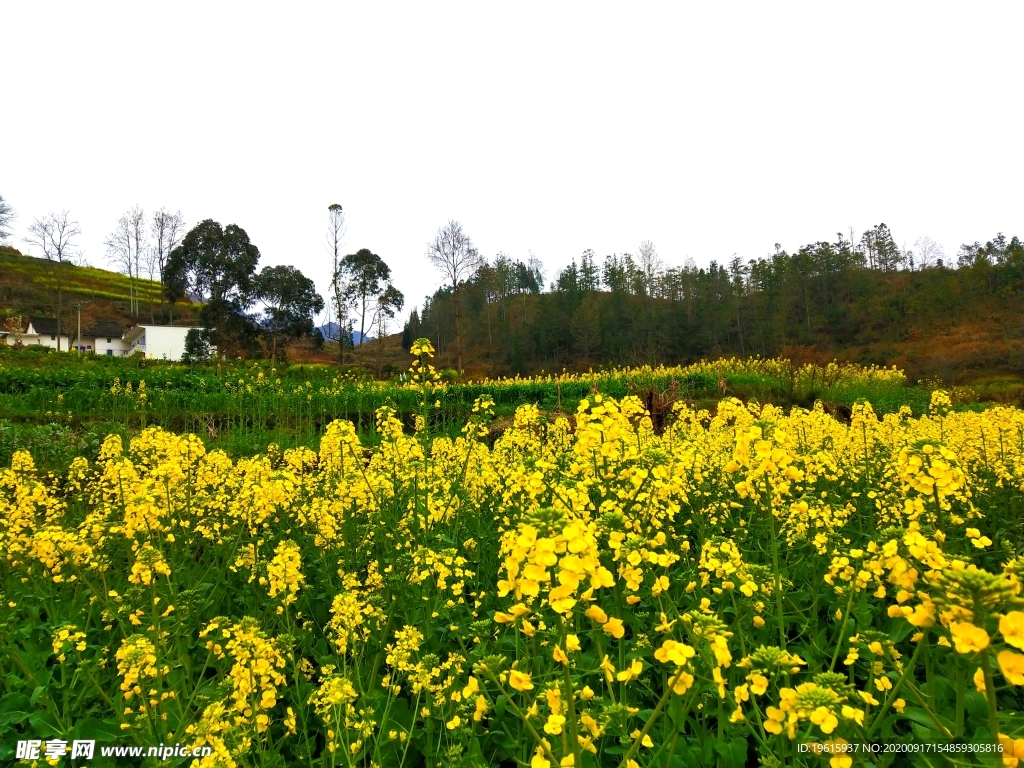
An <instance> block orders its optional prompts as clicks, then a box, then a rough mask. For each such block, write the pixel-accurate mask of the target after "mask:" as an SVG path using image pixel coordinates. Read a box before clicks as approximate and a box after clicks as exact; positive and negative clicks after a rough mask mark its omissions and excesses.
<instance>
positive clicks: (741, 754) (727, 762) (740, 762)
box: [715, 736, 747, 768]
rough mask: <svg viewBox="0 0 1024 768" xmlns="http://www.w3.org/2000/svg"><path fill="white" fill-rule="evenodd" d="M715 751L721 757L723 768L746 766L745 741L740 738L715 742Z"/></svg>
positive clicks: (741, 767)
mask: <svg viewBox="0 0 1024 768" xmlns="http://www.w3.org/2000/svg"><path fill="white" fill-rule="evenodd" d="M715 751H716V752H717V753H718V754H719V755H721V757H722V766H723V768H743V766H745V765H746V764H747V740H746V739H744V738H743V737H742V736H737V737H736V738H734V739H732V740H730V741H726V742H722V741H715Z"/></svg>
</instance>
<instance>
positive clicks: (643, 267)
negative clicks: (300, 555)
mask: <svg viewBox="0 0 1024 768" xmlns="http://www.w3.org/2000/svg"><path fill="white" fill-rule="evenodd" d="M637 258H638V259H639V261H640V271H641V272H643V275H644V288H645V289H646V290H647V295H648V296H654V294H655V288H656V285H657V282H658V275H660V274H661V271H662V269H663V268H664V264H663V262H662V260H661V257H660V256H658V249H657V248H655V247H654V243H652V242H651V241H650V240H644V241H643V242H642V243H640V250H639V251H638V252H637Z"/></svg>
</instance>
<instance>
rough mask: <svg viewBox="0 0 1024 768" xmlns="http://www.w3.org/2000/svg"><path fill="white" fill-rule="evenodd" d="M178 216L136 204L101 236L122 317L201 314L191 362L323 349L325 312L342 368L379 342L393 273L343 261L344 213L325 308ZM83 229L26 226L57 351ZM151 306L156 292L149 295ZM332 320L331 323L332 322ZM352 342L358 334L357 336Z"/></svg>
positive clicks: (390, 308)
mask: <svg viewBox="0 0 1024 768" xmlns="http://www.w3.org/2000/svg"><path fill="white" fill-rule="evenodd" d="M15 218H16V211H15V210H14V208H13V207H12V206H11V205H10V204H9V203H8V202H7V201H5V200H4V199H3V197H0V242H2V241H5V240H6V239H7V238H9V237H10V236H11V235H12V232H13V223H14V221H15ZM186 229H187V226H186V224H185V219H184V217H183V216H182V214H181V212H180V211H169V210H167V209H166V208H160V209H159V210H157V211H154V212H153V213H152V214H150V215H147V214H146V212H145V211H144V210H143V208H142V207H141V206H139V205H135V206H133V207H131V208H130V209H129V210H127V211H126V212H125V213H124V214H123V215H122V216H120V217H119V218H118V220H117V222H116V223H115V225H114V227H113V229H112V230H111V232H110V233H109V234H108V235H107V236H106V238H105V240H104V245H105V246H106V256H107V259H108V262H109V263H110V264H111V265H112V266H113V267H114V268H115V269H117V270H118V271H120V272H121V273H123V274H124V275H125V276H126V277H127V278H128V307H127V311H128V314H129V315H130V316H132V317H136V318H141V317H142V315H144V314H148V316H149V320H150V322H154V323H155V322H174V321H175V317H174V307H175V304H176V303H177V302H180V301H181V300H183V299H186V298H187V299H188V300H190V301H192V302H194V303H196V304H197V305H198V306H199V312H198V320H199V324H200V325H201V326H202V327H203V328H204V329H205V331H204V333H203V334H202V337H201V338H193V339H191V346H190V349H189V352H190V355H191V356H193V357H201V356H202V352H201V351H202V350H203V349H204V348H206V347H207V346H208V345H210V344H212V345H215V346H216V347H217V348H218V350H219V351H221V352H223V353H225V354H246V355H250V356H255V355H260V354H264V355H266V356H269V357H271V358H277V357H278V356H279V355H280V353H281V352H282V350H283V347H284V344H283V342H284V341H286V340H289V339H298V338H303V337H308V338H310V339H311V340H312V341H313V344H314V346H316V347H319V346H322V344H323V341H324V334H323V332H322V330H321V328H319V327H317V326H316V325H315V318H316V316H317V315H318V314H319V313H321V312H323V310H324V308H325V306H329V307H330V311H329V313H328V318H327V323H325V325H324V328H326V329H328V335H329V336H330V337H331V338H332V340H334V341H336V342H337V348H338V355H339V361H341V362H344V361H345V360H346V356H347V355H351V350H352V349H353V347H354V346H355V344H359V343H363V342H365V341H367V340H368V339H370V337H371V334H374V333H376V335H377V337H378V339H379V340H380V341H381V342H382V341H383V338H384V337H385V336H387V335H388V332H389V324H390V322H391V321H393V319H394V317H395V315H396V313H397V312H399V311H400V310H401V309H402V306H403V304H404V297H403V295H402V293H401V291H399V290H398V288H396V287H395V286H394V284H393V283H392V278H391V268H390V267H389V266H388V265H387V263H385V261H384V260H383V259H382V258H381V257H380V256H378V255H377V254H375V253H373V252H372V251H371V250H370V249H368V248H361V249H359V250H357V251H356V252H354V253H348V254H346V253H344V236H345V215H344V211H343V210H342V207H341V206H340V205H331V206H329V208H328V237H327V249H328V252H329V254H330V259H331V267H332V272H331V282H330V286H329V295H328V302H326V303H325V301H324V299H323V297H321V296H320V295H319V293H317V290H316V286H315V284H314V283H313V281H312V280H311V279H309V278H308V277H306V276H305V275H304V274H302V272H301V271H300V270H299V269H297V268H295V267H292V266H265V267H263V268H262V269H261V270H260V271H258V272H257V266H258V263H259V260H260V251H259V248H257V247H256V245H255V244H254V243H252V241H251V240H250V238H249V235H248V234H247V233H246V231H245V230H244V229H242V228H241V227H240V226H238V225H236V224H229V225H227V226H226V227H224V226H222V225H221V224H220V223H219V222H216V221H213V220H212V219H206V220H204V221H201V222H199V223H198V224H196V225H195V226H194V227H192V228H191V229H187V231H186ZM81 235H82V229H81V227H80V225H79V224H78V222H77V221H75V219H74V218H73V217H72V216H71V214H70V212H69V211H59V212H52V213H50V214H47V215H45V216H41V217H39V218H37V219H35V220H34V221H33V222H32V223H31V225H30V226H29V227H28V237H27V238H26V242H27V243H28V244H29V245H30V246H32V248H33V249H34V250H38V251H39V252H41V255H42V258H43V259H44V260H45V261H46V262H47V263H48V264H49V265H50V271H51V274H52V277H53V279H54V285H55V291H54V300H53V307H52V311H53V312H54V314H55V315H56V318H57V324H58V330H59V333H58V343H60V334H61V333H63V329H62V328H61V326H62V325H65V326H66V325H67V324H66V323H65V322H64V321H65V314H66V311H67V310H68V307H67V303H66V301H65V293H66V283H67V268H68V267H70V266H73V265H76V264H79V263H81V262H82V254H81V250H80V248H79V245H78V243H79V240H80V238H81ZM144 279H148V280H150V281H154V282H157V283H159V291H158V292H157V294H156V295H157V297H158V300H157V301H156V302H154V301H152V299H151V300H150V301H149V302H148V306H144V300H143V292H142V291H141V290H140V286H141V284H142V281H143V280H144ZM145 295H147V296H150V297H152V295H153V294H152V292H151V291H149V292H146V294H145ZM332 318H333V319H332ZM357 334H358V335H357Z"/></svg>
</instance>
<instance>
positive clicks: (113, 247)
mask: <svg viewBox="0 0 1024 768" xmlns="http://www.w3.org/2000/svg"><path fill="white" fill-rule="evenodd" d="M145 222H146V214H145V212H144V211H143V210H142V208H140V207H139V206H138V205H136V206H134V207H133V208H131V209H129V210H127V211H125V213H124V215H123V216H121V218H120V219H118V220H117V225H116V226H115V227H114V231H113V232H111V233H110V234H109V235H107V239H106V241H105V242H104V244H105V245H106V246H107V257H108V258H109V259H110V260H111V261H112V262H113V263H114V264H115V265H116V266H118V267H119V268H121V269H123V270H124V272H125V274H126V275H128V304H129V311H130V312H131V313H132V314H133V315H135V316H136V317H138V314H139V286H138V281H139V278H140V274H139V273H140V271H141V266H142V252H143V251H144V250H146V248H147V246H146V224H145Z"/></svg>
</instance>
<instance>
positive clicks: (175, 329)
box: [124, 325, 192, 360]
mask: <svg viewBox="0 0 1024 768" xmlns="http://www.w3.org/2000/svg"><path fill="white" fill-rule="evenodd" d="M191 330H192V328H191V327H186V326H180V325H136V326H135V327H134V328H132V329H131V330H129V331H128V332H126V333H125V334H124V343H125V344H126V345H127V347H128V351H127V353H126V354H129V355H132V354H135V352H136V351H142V352H144V353H145V355H146V357H150V358H154V359H156V360H181V356H182V355H183V354H184V353H185V337H186V336H187V335H188V332H189V331H191Z"/></svg>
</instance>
